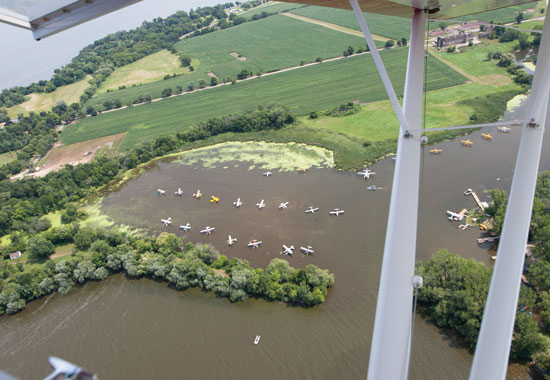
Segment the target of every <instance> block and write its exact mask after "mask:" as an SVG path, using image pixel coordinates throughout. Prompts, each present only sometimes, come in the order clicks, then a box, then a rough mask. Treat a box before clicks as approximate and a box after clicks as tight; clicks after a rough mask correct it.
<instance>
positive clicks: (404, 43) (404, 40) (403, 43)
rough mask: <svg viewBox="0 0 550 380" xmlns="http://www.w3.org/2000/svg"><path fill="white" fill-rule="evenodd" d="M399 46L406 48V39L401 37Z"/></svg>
mask: <svg viewBox="0 0 550 380" xmlns="http://www.w3.org/2000/svg"><path fill="white" fill-rule="evenodd" d="M401 46H403V47H405V46H407V39H406V38H405V37H401Z"/></svg>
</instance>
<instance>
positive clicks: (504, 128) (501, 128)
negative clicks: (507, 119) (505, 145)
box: [498, 127, 511, 133]
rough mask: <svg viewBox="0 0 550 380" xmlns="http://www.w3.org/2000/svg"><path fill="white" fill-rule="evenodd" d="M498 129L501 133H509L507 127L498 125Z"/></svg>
mask: <svg viewBox="0 0 550 380" xmlns="http://www.w3.org/2000/svg"><path fill="white" fill-rule="evenodd" d="M498 131H499V132H501V133H510V131H511V129H510V128H509V127H498Z"/></svg>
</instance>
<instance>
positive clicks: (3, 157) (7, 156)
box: [0, 152, 17, 166]
mask: <svg viewBox="0 0 550 380" xmlns="http://www.w3.org/2000/svg"><path fill="white" fill-rule="evenodd" d="M16 157H17V154H16V153H15V152H6V153H2V154H0V166H2V165H5V164H7V163H8V162H10V161H13V160H15V158H16Z"/></svg>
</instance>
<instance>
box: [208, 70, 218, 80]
mask: <svg viewBox="0 0 550 380" xmlns="http://www.w3.org/2000/svg"><path fill="white" fill-rule="evenodd" d="M208 76H209V77H211V78H216V79H220V77H219V76H217V75H216V74H214V73H213V72H212V71H210V72H209V73H208Z"/></svg>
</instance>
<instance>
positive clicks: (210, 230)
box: [201, 226, 216, 235]
mask: <svg viewBox="0 0 550 380" xmlns="http://www.w3.org/2000/svg"><path fill="white" fill-rule="evenodd" d="M215 229H216V228H215V227H210V226H206V227H204V230H201V234H205V235H210V234H211V233H212V231H214V230H215Z"/></svg>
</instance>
